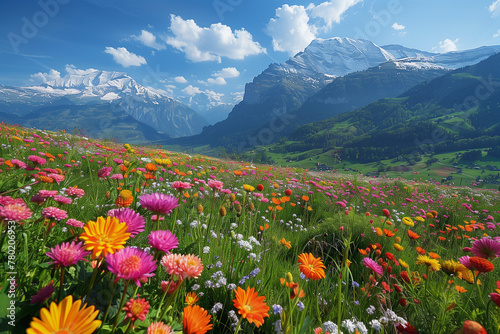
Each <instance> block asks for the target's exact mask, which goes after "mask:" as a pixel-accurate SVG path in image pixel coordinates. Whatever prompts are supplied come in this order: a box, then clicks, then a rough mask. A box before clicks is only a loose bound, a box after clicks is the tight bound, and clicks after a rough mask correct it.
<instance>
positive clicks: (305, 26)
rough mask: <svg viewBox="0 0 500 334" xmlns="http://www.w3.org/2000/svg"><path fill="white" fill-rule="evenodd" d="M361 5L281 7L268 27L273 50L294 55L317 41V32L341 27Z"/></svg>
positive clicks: (352, 1)
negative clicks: (353, 9)
mask: <svg viewBox="0 0 500 334" xmlns="http://www.w3.org/2000/svg"><path fill="white" fill-rule="evenodd" d="M361 1H363V0H332V1H325V2H323V3H321V4H319V5H318V6H316V5H314V4H312V3H311V4H310V5H309V6H307V8H306V7H304V6H300V5H291V6H290V5H287V4H284V5H283V6H281V7H278V8H277V9H276V14H275V17H274V18H272V19H270V20H269V23H268V24H267V33H268V34H269V35H270V36H271V37H272V39H273V49H274V50H275V51H284V52H288V53H289V54H290V55H295V54H296V53H297V52H299V51H302V50H304V49H305V48H306V47H307V46H308V45H309V44H310V43H311V41H312V40H313V39H315V38H316V36H317V34H318V31H320V30H321V31H328V30H329V29H330V28H331V27H332V25H333V23H340V21H341V20H342V15H343V14H344V13H345V12H346V11H347V10H348V9H349V8H351V7H352V6H354V5H356V4H357V3H359V2H361ZM311 19H314V22H311Z"/></svg>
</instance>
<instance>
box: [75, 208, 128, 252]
mask: <svg viewBox="0 0 500 334" xmlns="http://www.w3.org/2000/svg"><path fill="white" fill-rule="evenodd" d="M83 229H84V232H83V233H82V234H80V239H82V240H83V241H84V242H85V249H86V250H89V251H90V250H91V251H92V259H94V260H95V259H96V258H97V257H99V256H103V257H106V256H108V254H114V253H115V252H116V251H118V250H120V249H122V248H125V246H124V245H125V243H126V242H127V240H128V239H129V238H130V233H127V229H128V226H127V224H126V223H120V221H119V220H118V218H115V217H107V218H103V217H98V218H97V221H92V220H90V221H88V222H87V224H86V225H85V226H84V227H83Z"/></svg>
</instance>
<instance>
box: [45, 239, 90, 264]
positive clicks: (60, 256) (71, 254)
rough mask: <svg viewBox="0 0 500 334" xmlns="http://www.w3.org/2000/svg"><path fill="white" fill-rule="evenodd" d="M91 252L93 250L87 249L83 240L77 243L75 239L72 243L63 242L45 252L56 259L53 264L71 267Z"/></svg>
mask: <svg viewBox="0 0 500 334" xmlns="http://www.w3.org/2000/svg"><path fill="white" fill-rule="evenodd" d="M90 254H91V252H88V251H86V250H85V247H84V246H83V242H82V241H80V242H79V243H77V244H76V243H75V242H74V241H73V242H72V243H71V244H70V243H69V242H63V243H62V244H60V245H57V246H56V247H54V248H51V249H50V251H49V252H47V253H45V255H47V256H48V257H50V258H51V259H52V260H54V262H52V264H55V265H56V268H59V267H69V266H71V265H73V264H75V263H77V262H78V261H80V260H84V257H85V256H87V255H90Z"/></svg>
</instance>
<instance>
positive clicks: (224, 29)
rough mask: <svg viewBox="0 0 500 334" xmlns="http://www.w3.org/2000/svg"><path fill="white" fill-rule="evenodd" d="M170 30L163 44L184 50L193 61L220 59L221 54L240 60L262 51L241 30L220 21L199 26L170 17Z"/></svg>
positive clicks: (249, 36)
mask: <svg viewBox="0 0 500 334" xmlns="http://www.w3.org/2000/svg"><path fill="white" fill-rule="evenodd" d="M170 31H171V32H172V33H173V35H174V36H169V37H167V40H166V42H167V44H169V45H170V46H172V47H174V48H175V49H177V50H180V51H182V52H184V53H185V55H186V58H187V59H189V60H191V61H193V62H201V61H218V62H220V61H221V58H222V57H227V58H230V59H244V58H245V57H246V56H250V55H256V54H259V53H265V52H266V49H265V48H263V47H261V46H260V44H259V43H257V42H254V41H253V39H252V35H251V34H250V33H249V32H248V31H246V30H245V29H241V30H235V31H234V33H233V31H232V29H231V28H230V27H228V26H226V25H223V24H221V23H216V24H212V25H210V27H209V28H205V27H200V26H198V25H197V24H196V22H194V21H193V20H184V19H182V17H180V16H175V15H171V16H170Z"/></svg>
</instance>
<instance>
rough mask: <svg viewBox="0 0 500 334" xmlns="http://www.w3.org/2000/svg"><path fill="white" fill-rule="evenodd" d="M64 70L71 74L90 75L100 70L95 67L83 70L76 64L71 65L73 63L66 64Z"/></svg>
mask: <svg viewBox="0 0 500 334" xmlns="http://www.w3.org/2000/svg"><path fill="white" fill-rule="evenodd" d="M64 70H65V71H66V73H68V74H69V75H88V74H91V73H94V72H99V70H97V69H95V68H87V69H86V70H81V69H78V68H76V66H75V65H71V64H70V65H66V67H65V68H64Z"/></svg>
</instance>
